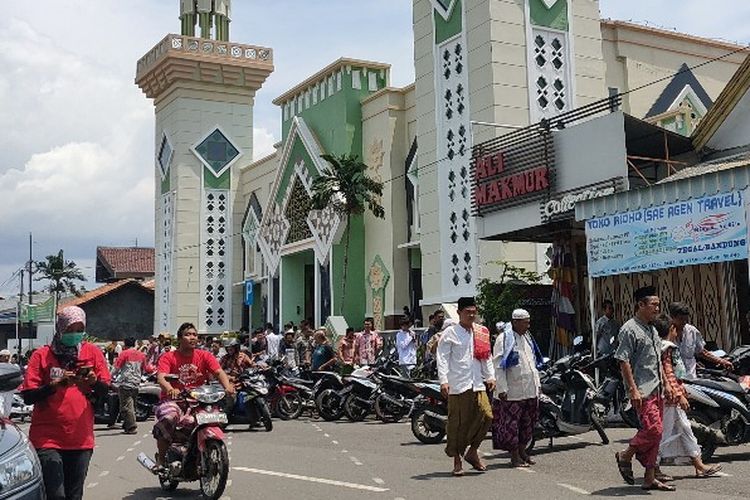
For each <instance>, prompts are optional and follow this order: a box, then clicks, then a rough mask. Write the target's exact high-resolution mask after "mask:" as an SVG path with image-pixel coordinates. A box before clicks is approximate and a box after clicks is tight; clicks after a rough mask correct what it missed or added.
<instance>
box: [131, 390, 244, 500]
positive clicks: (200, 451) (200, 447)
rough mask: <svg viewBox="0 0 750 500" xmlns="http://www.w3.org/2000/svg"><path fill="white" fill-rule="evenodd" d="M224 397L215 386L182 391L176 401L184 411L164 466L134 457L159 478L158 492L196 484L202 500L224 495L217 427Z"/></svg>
mask: <svg viewBox="0 0 750 500" xmlns="http://www.w3.org/2000/svg"><path fill="white" fill-rule="evenodd" d="M170 378H171V377H170ZM175 378H176V377H175ZM224 395H225V393H224V390H223V389H222V388H221V387H219V386H216V385H204V386H201V387H197V388H195V389H192V390H189V391H183V393H182V398H181V399H179V400H178V401H181V402H182V403H183V404H185V405H186V408H187V409H186V410H185V415H184V416H183V418H182V419H181V420H180V422H179V424H178V425H177V428H176V432H175V436H174V441H173V442H172V444H171V445H170V446H169V449H168V450H167V454H166V460H165V462H166V464H167V465H166V466H164V467H159V466H158V465H157V464H156V463H155V462H154V461H153V460H151V459H150V458H148V457H147V456H146V455H145V453H140V454H139V455H138V462H139V463H140V464H141V465H142V466H143V467H145V468H146V469H147V470H148V471H149V472H151V473H152V474H154V475H155V476H157V477H158V478H159V485H160V486H161V488H162V490H164V491H174V490H175V489H176V488H177V486H178V485H179V483H181V482H189V481H200V488H201V494H202V497H203V498H204V499H207V500H217V499H218V498H220V497H221V495H222V494H223V493H224V489H225V487H226V484H227V476H228V475H229V457H228V454H227V448H226V445H225V444H224V431H223V430H222V427H221V426H222V425H226V423H227V415H226V414H225V413H224V412H223V411H222V410H221V405H220V403H221V400H222V399H224Z"/></svg>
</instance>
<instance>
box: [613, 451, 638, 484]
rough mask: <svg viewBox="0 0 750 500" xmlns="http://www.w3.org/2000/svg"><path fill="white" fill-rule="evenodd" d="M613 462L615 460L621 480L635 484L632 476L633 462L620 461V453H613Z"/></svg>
mask: <svg viewBox="0 0 750 500" xmlns="http://www.w3.org/2000/svg"><path fill="white" fill-rule="evenodd" d="M615 462H617V470H619V471H620V475H621V476H622V480H623V481H625V482H626V483H627V484H630V485H633V484H635V477H634V476H633V464H632V463H630V462H621V461H620V453H619V452H617V453H615Z"/></svg>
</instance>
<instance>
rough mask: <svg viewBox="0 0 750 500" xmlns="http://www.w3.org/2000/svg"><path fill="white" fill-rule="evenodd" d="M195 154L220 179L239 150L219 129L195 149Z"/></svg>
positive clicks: (238, 153)
mask: <svg viewBox="0 0 750 500" xmlns="http://www.w3.org/2000/svg"><path fill="white" fill-rule="evenodd" d="M195 154H196V155H197V156H198V158H200V160H201V161H202V162H203V164H204V165H206V167H208V169H209V170H210V171H211V173H213V174H214V175H215V176H216V177H219V176H220V175H221V174H223V173H224V171H225V170H226V169H227V168H228V167H229V164H230V163H232V161H234V160H235V159H236V158H237V157H238V156H240V152H239V150H238V149H237V148H236V147H234V144H232V143H231V142H230V141H229V139H227V137H226V136H225V135H224V134H223V133H222V132H221V130H219V129H218V128H217V129H215V130H214V131H213V132H211V133H210V134H209V135H208V137H206V138H205V139H203V141H201V143H200V144H198V145H197V146H196V147H195Z"/></svg>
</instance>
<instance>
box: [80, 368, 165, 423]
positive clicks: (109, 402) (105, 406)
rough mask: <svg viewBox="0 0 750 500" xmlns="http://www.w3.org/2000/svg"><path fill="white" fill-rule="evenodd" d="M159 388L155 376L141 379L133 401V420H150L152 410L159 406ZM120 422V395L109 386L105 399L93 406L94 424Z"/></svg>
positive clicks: (114, 386)
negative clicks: (136, 395)
mask: <svg viewBox="0 0 750 500" xmlns="http://www.w3.org/2000/svg"><path fill="white" fill-rule="evenodd" d="M160 397H161V388H160V387H159V384H157V383H156V375H155V374H147V375H143V376H142V377H141V383H140V385H139V386H138V397H137V398H136V400H135V419H136V421H138V422H143V421H146V420H148V419H149V418H151V416H152V415H153V414H154V408H155V407H156V405H158V404H159V398H160ZM121 420H122V416H121V415H120V394H119V392H118V388H117V386H116V385H114V384H113V385H111V386H110V388H109V392H108V394H107V396H106V397H103V398H101V400H100V401H97V403H96V405H95V406H94V422H95V423H97V424H109V425H114V424H116V423H117V422H118V421H121Z"/></svg>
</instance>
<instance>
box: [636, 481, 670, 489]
mask: <svg viewBox="0 0 750 500" xmlns="http://www.w3.org/2000/svg"><path fill="white" fill-rule="evenodd" d="M641 489H642V490H646V491H654V490H655V491H677V488H675V487H674V486H672V485H671V484H664V483H662V482H660V481H654V482H653V483H651V484H648V485H647V484H644V485H643V486H641Z"/></svg>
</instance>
